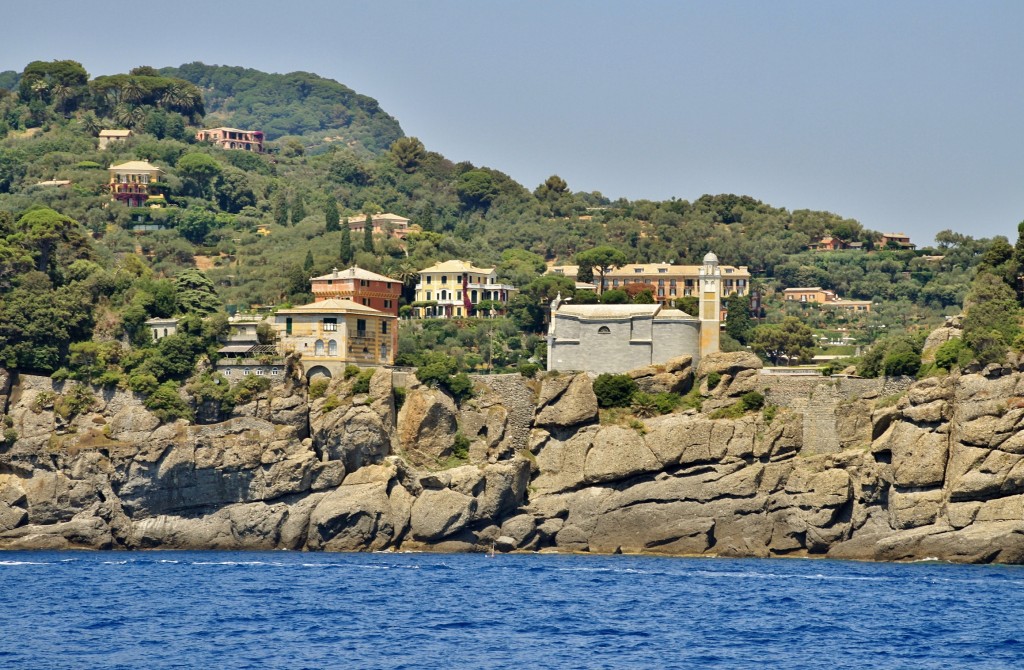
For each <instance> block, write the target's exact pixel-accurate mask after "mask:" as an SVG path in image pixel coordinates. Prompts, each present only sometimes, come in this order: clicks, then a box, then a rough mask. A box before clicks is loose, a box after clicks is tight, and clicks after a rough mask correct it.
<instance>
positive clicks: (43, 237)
mask: <svg viewBox="0 0 1024 670" xmlns="http://www.w3.org/2000/svg"><path fill="white" fill-rule="evenodd" d="M17 227H18V232H19V233H21V243H22V244H23V245H24V246H25V247H26V248H28V249H29V250H31V251H32V253H33V255H34V256H35V258H36V269H37V270H39V271H40V272H49V271H50V270H51V267H50V265H51V260H52V256H53V254H54V252H55V251H56V249H57V245H58V244H60V243H61V242H71V241H75V242H76V243H78V244H82V243H83V240H84V237H83V235H82V233H81V231H80V230H79V225H78V222H77V221H75V220H74V219H72V218H71V217H68V216H64V215H63V214H61V213H59V212H56V211H54V210H52V209H50V208H49V207H39V208H36V209H30V210H29V211H27V212H26V213H25V214H23V215H22V217H21V218H20V219H18V226H17Z"/></svg>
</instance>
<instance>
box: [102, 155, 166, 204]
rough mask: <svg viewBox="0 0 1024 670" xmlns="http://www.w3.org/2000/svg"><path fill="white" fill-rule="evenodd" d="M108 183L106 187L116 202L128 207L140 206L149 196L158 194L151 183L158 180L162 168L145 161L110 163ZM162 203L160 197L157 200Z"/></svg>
mask: <svg viewBox="0 0 1024 670" xmlns="http://www.w3.org/2000/svg"><path fill="white" fill-rule="evenodd" d="M108 172H110V183H109V184H108V185H107V187H108V188H109V189H110V193H111V195H113V196H114V199H115V200H117V201H118V202H123V203H125V204H126V205H128V206H129V207H142V206H144V205H146V204H147V201H148V200H149V199H150V198H155V197H157V196H158V195H159V194H158V193H156V192H155V191H154V190H153V184H154V183H156V182H159V181H160V175H162V174H163V173H164V171H163V170H161V169H160V168H158V167H157V166H155V165H152V164H150V163H149V162H147V161H128V162H127V163H120V164H118V165H111V166H110V168H109V169H108ZM159 202H160V203H161V204H162V203H163V199H162V198H161V199H160V201H159Z"/></svg>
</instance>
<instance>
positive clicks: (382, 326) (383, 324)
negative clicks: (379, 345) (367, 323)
mask: <svg viewBox="0 0 1024 670" xmlns="http://www.w3.org/2000/svg"><path fill="white" fill-rule="evenodd" d="M380 332H381V333H383V334H384V335H387V334H388V322H387V321H381V322H380Z"/></svg>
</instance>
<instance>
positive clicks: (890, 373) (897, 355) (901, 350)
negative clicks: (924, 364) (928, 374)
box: [882, 343, 921, 377]
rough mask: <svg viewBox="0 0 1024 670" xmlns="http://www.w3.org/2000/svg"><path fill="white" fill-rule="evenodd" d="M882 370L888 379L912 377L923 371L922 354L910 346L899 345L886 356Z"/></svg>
mask: <svg viewBox="0 0 1024 670" xmlns="http://www.w3.org/2000/svg"><path fill="white" fill-rule="evenodd" d="M882 368H883V369H884V370H885V374H886V376H887V377H899V376H903V375H906V376H909V377H912V376H914V375H916V374H917V371H918V370H919V369H921V354H920V353H919V352H917V351H914V350H913V349H912V348H910V347H909V346H905V345H902V343H901V344H898V345H896V346H894V347H892V348H891V349H890V350H889V351H888V352H887V353H886V354H885V358H884V359H882Z"/></svg>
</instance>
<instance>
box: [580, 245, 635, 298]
mask: <svg viewBox="0 0 1024 670" xmlns="http://www.w3.org/2000/svg"><path fill="white" fill-rule="evenodd" d="M576 264H577V265H579V266H580V270H582V269H583V268H584V267H586V268H590V269H591V270H593V271H594V272H596V273H597V276H598V283H597V292H598V293H604V289H605V280H604V276H605V274H607V273H608V272H610V271H611V270H613V269H614V268H618V267H622V266H623V265H625V264H626V254H624V253H622V252H621V251H619V250H618V249H616V248H615V247H611V246H600V247H594V248H593V249H589V250H587V251H583V252H581V253H578V254H576Z"/></svg>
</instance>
